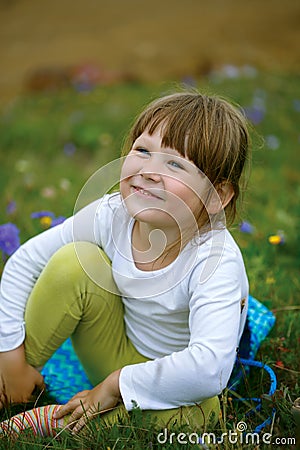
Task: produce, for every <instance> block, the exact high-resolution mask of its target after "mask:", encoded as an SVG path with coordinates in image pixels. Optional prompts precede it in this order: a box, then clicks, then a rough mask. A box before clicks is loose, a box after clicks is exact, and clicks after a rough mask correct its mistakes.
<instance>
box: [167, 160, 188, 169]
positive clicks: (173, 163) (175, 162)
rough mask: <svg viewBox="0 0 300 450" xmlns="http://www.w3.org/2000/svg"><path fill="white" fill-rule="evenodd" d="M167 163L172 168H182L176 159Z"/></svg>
mask: <svg viewBox="0 0 300 450" xmlns="http://www.w3.org/2000/svg"><path fill="white" fill-rule="evenodd" d="M169 165H170V166H172V167H173V168H174V169H184V167H183V165H182V164H180V163H179V162H177V161H169Z"/></svg>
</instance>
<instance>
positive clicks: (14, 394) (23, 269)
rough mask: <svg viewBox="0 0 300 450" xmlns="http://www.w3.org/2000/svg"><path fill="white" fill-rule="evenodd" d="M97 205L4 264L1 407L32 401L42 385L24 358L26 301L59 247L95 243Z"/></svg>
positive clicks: (0, 323) (0, 314) (0, 300)
mask: <svg viewBox="0 0 300 450" xmlns="http://www.w3.org/2000/svg"><path fill="white" fill-rule="evenodd" d="M98 204H99V202H98V201H97V202H94V203H93V204H91V205H89V206H87V207H86V208H84V209H82V210H81V211H80V212H79V213H78V214H77V215H76V216H74V217H71V218H70V219H67V220H66V221H65V222H64V223H63V224H61V225H58V226H56V227H54V228H52V229H49V230H47V231H45V232H43V233H41V234H39V235H37V236H35V237H34V238H32V239H30V240H29V241H27V242H26V243H25V244H23V245H22V246H21V247H20V248H19V249H18V250H17V251H16V252H15V253H14V254H13V255H12V256H11V257H10V259H9V260H8V261H7V263H6V265H5V268H4V271H3V274H2V278H1V284H0V380H1V381H0V407H1V403H2V404H3V403H4V402H5V400H7V399H8V400H11V401H13V402H19V401H27V400H29V399H30V396H31V394H32V391H33V390H34V388H35V387H36V386H42V385H43V379H42V376H41V375H40V374H39V372H38V371H37V370H35V369H34V368H33V367H32V366H30V365H29V364H27V363H26V360H25V353H24V346H23V342H24V338H25V323H24V313H25V308H26V303H27V300H28V297H29V295H30V293H31V290H32V289H33V286H34V284H35V282H36V280H37V279H38V277H39V275H40V273H41V271H42V270H43V268H44V267H45V266H46V264H47V262H48V261H49V259H50V258H51V256H52V255H53V254H54V253H55V252H56V251H57V250H58V249H59V248H60V247H62V246H63V245H65V244H67V243H69V242H72V241H73V240H83V241H84V240H85V241H90V242H94V243H95V239H96V238H95V236H97V231H95V230H94V221H93V220H92V219H93V218H94V215H95V211H96V210H97V207H98Z"/></svg>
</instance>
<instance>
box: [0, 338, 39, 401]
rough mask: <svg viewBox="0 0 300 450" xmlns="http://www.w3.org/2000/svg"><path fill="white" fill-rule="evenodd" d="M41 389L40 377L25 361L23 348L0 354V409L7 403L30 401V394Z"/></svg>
mask: <svg viewBox="0 0 300 450" xmlns="http://www.w3.org/2000/svg"><path fill="white" fill-rule="evenodd" d="M36 387H38V388H40V389H43V388H44V387H45V386H44V379H43V377H42V375H41V374H40V373H39V372H38V371H37V370H36V369H35V368H34V367H32V366H31V365H30V364H28V363H27V362H26V360H25V352H24V346H23V345H21V346H20V347H18V348H16V349H15V350H11V351H8V352H1V353H0V409H1V408H2V407H3V406H4V405H6V404H7V403H10V402H12V403H23V402H28V401H30V400H32V393H33V391H34V389H35V388H36Z"/></svg>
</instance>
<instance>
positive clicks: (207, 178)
mask: <svg viewBox="0 0 300 450" xmlns="http://www.w3.org/2000/svg"><path fill="white" fill-rule="evenodd" d="M124 155H125V158H124V163H123V165H122V171H121V178H120V192H118V193H113V194H106V195H104V196H103V197H102V198H100V199H99V200H97V201H96V202H93V203H91V204H90V205H88V206H86V207H84V208H83V209H81V210H80V211H79V212H78V213H77V214H75V215H74V216H73V217H71V218H69V219H67V220H66V221H65V222H64V223H63V224H61V225H58V226H56V227H54V228H52V229H50V230H47V231H45V232H44V233H41V234H40V235H38V236H36V237H34V238H33V239H30V240H29V241H28V242H26V243H25V244H24V245H22V246H21V247H20V249H19V250H18V251H16V252H15V254H14V255H13V256H12V257H11V258H10V259H9V260H8V262H7V264H6V267H5V270H4V272H3V276H2V280H1V295H0V352H1V353H0V373H1V378H2V388H1V386H0V390H1V391H2V395H1V401H2V404H4V399H5V398H6V399H8V400H9V401H12V402H20V401H27V400H28V399H29V398H30V396H31V394H32V392H33V390H34V389H35V388H36V387H42V386H43V378H42V376H41V374H40V373H39V370H40V369H41V368H42V366H43V365H44V364H45V363H46V361H47V360H48V359H49V358H50V357H51V355H52V354H53V353H54V351H55V350H56V349H57V348H58V347H60V345H61V344H62V343H63V342H64V341H65V339H67V338H68V337H69V336H71V339H72V344H73V346H74V349H75V351H76V353H77V355H78V357H79V359H80V361H81V363H82V365H83V367H84V369H85V371H86V373H87V375H88V378H89V380H90V381H91V383H92V384H93V386H94V388H93V389H91V390H89V391H83V392H79V393H78V394H77V395H75V396H74V397H73V398H72V399H71V400H70V401H69V402H68V403H67V404H65V405H61V406H51V407H49V406H48V407H44V408H43V407H42V408H40V409H39V408H37V409H35V410H33V411H29V412H27V413H24V414H22V418H23V419H22V420H20V419H18V418H15V421H13V420H12V419H11V422H10V423H11V424H12V427H14V429H15V431H19V430H20V429H22V428H24V427H26V426H29V427H31V428H33V430H34V431H35V432H36V433H44V434H51V433H52V432H53V428H57V427H60V426H63V424H69V426H70V428H72V430H73V432H77V431H78V430H80V429H81V428H82V427H83V425H84V424H85V422H86V420H87V418H88V417H92V415H93V414H94V413H95V411H103V414H102V417H103V420H105V421H107V422H108V423H114V422H115V421H116V420H118V419H117V418H118V417H119V416H120V414H125V413H126V411H129V412H130V411H131V410H132V409H133V408H134V407H135V406H137V407H139V408H140V409H141V410H142V411H147V412H148V413H150V414H152V415H153V416H155V417H156V419H157V420H158V423H159V424H161V425H165V424H170V423H174V422H176V421H177V423H180V424H182V423H187V424H189V425H190V426H192V427H197V429H201V428H203V427H204V426H206V425H207V424H208V423H209V422H211V423H216V422H217V420H218V415H219V400H218V394H220V392H221V391H222V390H223V389H224V388H225V387H226V385H227V382H228V379H229V377H230V374H231V371H232V368H233V364H234V361H235V358H236V349H237V347H238V345H239V339H240V337H241V334H242V331H243V328H244V324H245V319H246V314H247V298H248V281H247V276H246V272H245V267H244V263H243V259H242V256H241V254H240V251H239V249H238V247H237V245H236V243H235V242H234V240H233V238H232V236H231V235H230V233H229V232H228V230H227V229H226V221H227V223H228V222H229V221H230V222H231V221H232V220H233V219H234V216H235V212H236V201H237V198H238V195H239V190H240V188H239V184H240V181H241V175H242V173H243V170H244V166H245V163H246V162H247V160H248V158H249V135H248V131H247V123H246V120H245V118H244V117H243V115H242V114H241V113H240V112H239V110H238V109H236V108H235V107H233V106H232V105H231V104H230V103H228V102H227V101H225V100H223V99H220V98H217V97H213V96H212V97H209V96H205V95H201V94H199V93H196V92H192V93H189V92H182V93H176V94H173V95H169V96H166V97H163V98H161V99H158V100H157V101H154V102H153V103H151V104H150V105H149V106H148V107H147V108H146V109H145V110H144V112H142V114H141V115H140V116H139V117H138V119H137V120H136V122H135V124H134V125H133V127H132V129H131V132H130V134H129V137H128V141H127V144H126V148H125V150H124ZM244 306H245V307H244ZM68 382H69V383H70V384H71V383H72V380H68ZM26 414H27V415H26ZM1 427H2V430H7V429H8V428H9V427H8V424H7V423H2V425H1ZM1 427H0V428H1Z"/></svg>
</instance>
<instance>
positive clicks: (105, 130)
mask: <svg viewBox="0 0 300 450" xmlns="http://www.w3.org/2000/svg"><path fill="white" fill-rule="evenodd" d="M299 81H300V80H299V77H297V76H295V75H288V74H270V73H261V74H258V75H257V76H256V77H255V78H246V77H245V78H243V77H240V78H238V79H224V78H221V77H219V78H210V79H209V78H206V79H201V80H197V87H198V88H199V89H200V90H204V91H205V92H208V93H218V94H221V95H223V96H225V97H229V98H232V99H233V100H234V101H235V102H237V103H238V104H240V105H242V106H243V107H249V106H251V105H253V103H255V104H256V105H259V106H260V107H261V106H262V105H263V106H264V108H265V112H264V117H263V120H262V121H261V122H260V123H259V124H257V125H256V126H254V127H253V130H252V135H253V147H254V148H253V163H252V170H251V176H250V180H249V183H248V190H247V192H246V193H245V195H244V202H243V207H242V209H241V212H240V215H239V217H238V219H237V222H236V224H235V226H233V227H232V233H233V235H234V237H235V239H236V240H237V242H238V243H239V245H240V247H241V249H242V252H243V255H244V259H245V264H246V268H247V272H248V276H249V281H250V290H251V293H252V295H254V296H255V297H256V298H258V299H260V300H261V301H262V302H263V303H264V304H266V305H267V306H268V307H269V308H270V309H272V310H273V311H274V313H275V315H276V325H275V327H274V329H273V330H272V331H271V333H270V335H269V336H268V338H267V339H266V340H265V342H264V343H263V345H262V346H261V349H260V351H259V355H258V359H260V360H262V361H264V362H266V363H267V364H269V365H270V366H271V367H272V368H273V369H274V370H275V372H276V375H277V379H278V390H277V392H276V395H275V396H274V398H272V399H267V400H266V401H265V404H264V411H263V413H262V414H261V416H260V417H252V418H247V424H248V428H251V427H255V425H256V424H257V423H259V422H261V421H262V420H263V419H264V418H265V417H266V416H267V415H268V414H269V412H270V409H271V407H272V406H274V405H275V407H276V409H277V412H276V416H275V420H274V423H273V424H272V427H271V428H270V427H269V428H268V431H269V432H272V434H273V436H274V437H276V436H279V437H294V436H295V425H294V422H293V419H292V416H291V413H290V410H291V406H292V402H293V401H294V400H295V399H296V398H297V397H299V396H300V392H299V373H300V367H299V361H300V358H299V355H300V340H299V329H300V320H299V311H300V309H299V308H300V295H299V291H300V281H299V279H300V278H299V265H300V259H299V249H300V242H299V231H300V230H299V218H300V217H299V216H300V206H299V205H300V173H299V163H300V151H299V150H300V149H299V147H300V131H299V119H300V112H299V102H300V88H299V86H300V83H299ZM174 86H175V84H173V83H161V84H155V85H154V84H153V85H150V84H149V85H142V84H124V85H118V86H112V87H105V88H104V87H98V88H97V89H95V90H94V91H92V92H90V93H87V94H80V93H77V92H75V91H73V90H66V91H61V92H57V93H51V94H35V95H28V96H26V97H23V98H20V99H17V100H16V101H14V102H13V103H11V104H10V105H8V106H7V107H5V108H3V111H2V116H1V121H0V189H1V193H2V195H1V198H0V224H3V223H7V222H13V223H15V224H16V225H17V226H18V227H19V229H20V237H21V242H24V241H25V240H26V239H28V238H29V237H31V236H33V235H35V234H36V233H38V232H40V231H42V226H41V225H40V223H39V222H38V221H37V220H36V219H35V220H33V219H31V217H30V215H31V213H32V212H34V211H41V210H50V211H53V212H54V213H55V215H57V216H59V215H63V216H69V215H71V214H72V212H73V208H74V204H75V202H76V198H77V196H78V194H79V192H80V190H81V188H82V187H83V185H84V183H85V182H86V181H87V180H88V178H89V177H90V176H91V175H92V174H93V173H94V172H95V171H96V170H97V169H98V168H100V167H102V166H103V165H104V164H106V163H108V162H109V161H111V160H113V159H115V158H117V157H118V156H119V155H120V148H121V145H122V142H123V139H124V136H125V134H126V132H127V131H128V128H129V126H130V124H131V123H132V121H133V120H134V118H135V116H136V115H137V113H138V112H139V111H140V110H141V109H142V108H143V107H144V105H145V104H147V103H148V102H149V100H152V99H154V98H156V97H157V96H158V95H161V94H164V93H167V92H170V91H171V90H172V88H173V87H174ZM261 138H264V139H265V141H263V139H261ZM67 143H72V144H73V145H74V146H75V148H76V151H75V153H74V154H72V155H66V154H65V152H64V146H65V145H66V144H67ZM11 201H15V202H16V210H15V211H14V212H13V213H8V212H7V210H6V208H7V205H8V204H9V202H11ZM241 220H246V221H248V222H250V223H251V224H252V225H253V227H254V232H253V234H244V233H241V232H240V231H239V228H238V223H239V222H240V221H241ZM279 230H282V231H283V233H284V236H285V243H284V244H283V245H279V246H272V245H271V244H270V243H269V241H268V237H269V236H270V235H273V234H276V233H277V232H278V231H279ZM2 267H3V264H2V265H1V266H0V273H1V270H2ZM199 376H200V375H199ZM249 383H250V384H249V385H248V386H247V388H246V389H247V391H248V393H249V394H250V395H252V394H253V393H254V392H255V391H256V390H258V392H259V393H261V392H262V390H263V389H264V387H265V381H264V380H261V377H260V374H256V373H254V374H253V376H250V377H249ZM223 399H224V401H223V403H222V405H223V425H222V426H221V425H220V429H219V433H221V431H222V430H223V431H224V429H225V430H230V429H232V428H233V426H234V423H236V422H237V421H238V420H241V419H243V414H244V412H245V410H246V409H247V406H241V405H240V406H237V404H236V403H235V402H233V401H232V400H231V394H228V395H227V393H225V395H224V397H223ZM43 401H44V402H45V401H47V397H45V398H43V399H42V402H43ZM13 411H15V410H13ZM8 414H9V412H8V411H5V412H2V417H6V416H7V415H8ZM270 430H271V431H270ZM156 434H157V433H156ZM156 434H155V431H154V428H153V425H152V424H150V423H146V424H145V423H144V422H143V419H142V418H141V417H140V416H139V415H138V414H137V415H136V416H135V417H133V418H132V419H128V422H127V423H124V424H123V425H122V426H121V425H120V426H115V427H114V428H112V429H107V428H105V427H103V426H100V429H98V430H96V429H94V430H93V431H92V432H91V433H90V434H89V437H85V438H80V437H76V438H74V437H70V436H67V435H64V436H63V437H60V438H59V439H58V440H54V441H53V440H51V439H38V438H35V439H33V438H32V437H30V436H27V435H26V436H23V437H22V439H21V441H18V442H17V443H16V444H15V443H14V442H12V441H6V440H5V442H4V441H1V440H0V448H6V449H7V448H11V449H13V448H18V449H23V448H24V449H25V448H36V449H38V448H45V447H44V446H46V445H48V447H47V448H65V449H67V448H99V449H102V448H103V449H107V448H108V447H110V448H111V449H123V448H124V449H141V448H182V444H178V443H174V442H173V443H172V445H171V444H170V443H166V444H164V445H159V444H158V443H157V439H156ZM194 447H195V445H191V448H194ZM273 447H274V446H273ZM219 448H224V447H219ZM227 448H231V446H230V443H229V444H228V447H227ZM232 448H242V447H241V446H239V445H238V444H236V445H235V446H233V447H232ZM243 448H247V446H246V445H245V444H243ZM248 448H251V446H250V447H248ZM261 448H264V447H263V445H262V446H261ZM265 448H268V446H267V445H266V446H265ZM274 448H276V447H274Z"/></svg>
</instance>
